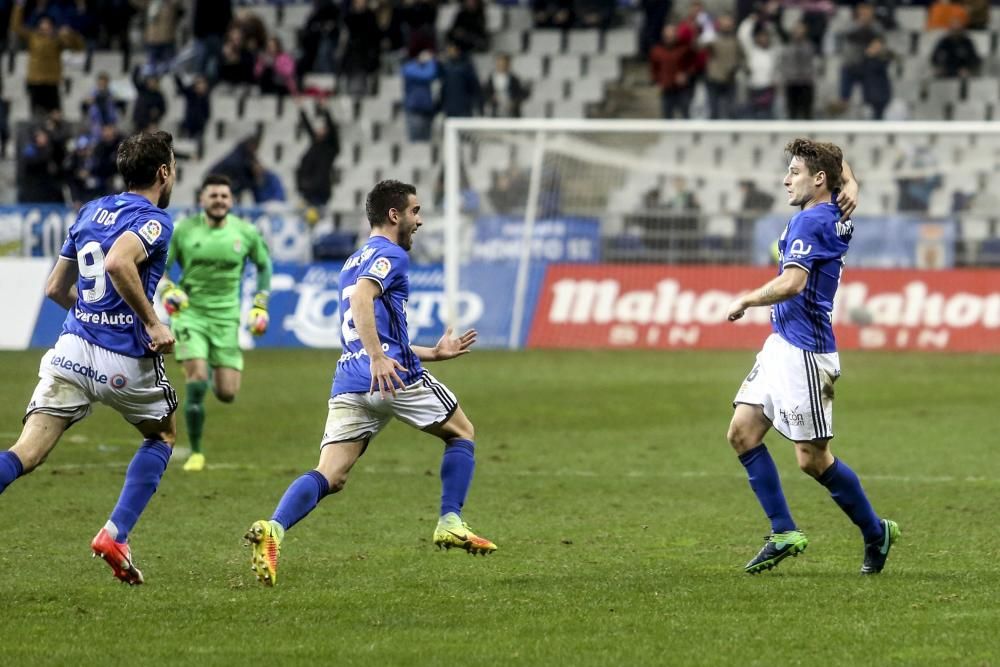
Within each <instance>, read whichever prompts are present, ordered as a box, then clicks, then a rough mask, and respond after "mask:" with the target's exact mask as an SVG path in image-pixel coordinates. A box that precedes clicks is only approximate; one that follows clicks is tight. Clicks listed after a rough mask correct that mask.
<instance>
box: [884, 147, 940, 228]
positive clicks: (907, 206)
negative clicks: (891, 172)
mask: <svg viewBox="0 0 1000 667" xmlns="http://www.w3.org/2000/svg"><path fill="white" fill-rule="evenodd" d="M895 172H896V173H897V174H898V177H897V178H896V184H897V185H898V186H899V201H898V203H897V208H898V209H899V212H900V213H924V214H926V213H927V211H928V209H929V208H930V203H931V196H933V194H934V191H935V190H937V189H938V188H939V187H941V173H940V168H939V166H938V159H937V156H936V155H934V152H933V151H932V150H931V148H930V146H926V145H923V144H915V143H912V142H908V143H907V144H906V147H905V148H904V149H903V152H901V153H900V154H899V156H898V157H897V159H896V164H895Z"/></svg>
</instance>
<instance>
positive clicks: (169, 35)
mask: <svg viewBox="0 0 1000 667" xmlns="http://www.w3.org/2000/svg"><path fill="white" fill-rule="evenodd" d="M131 2H132V5H133V6H134V7H135V8H136V9H138V10H140V11H142V12H143V19H144V22H145V26H146V27H145V29H144V31H143V41H144V42H145V45H146V71H147V72H149V73H152V74H156V75H157V76H162V75H163V74H166V73H167V71H168V70H169V69H170V65H171V63H172V62H173V60H174V56H175V55H177V25H178V23H179V22H180V19H181V16H182V15H183V14H184V7H183V5H182V4H181V0H131Z"/></svg>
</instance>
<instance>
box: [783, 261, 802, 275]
mask: <svg viewBox="0 0 1000 667" xmlns="http://www.w3.org/2000/svg"><path fill="white" fill-rule="evenodd" d="M790 266H797V267H799V268H800V269H802V270H803V271H805V272H806V273H809V268H808V267H805V266H802V265H801V264H799V263H798V262H785V263H784V264H782V265H781V268H783V269H787V268H788V267H790Z"/></svg>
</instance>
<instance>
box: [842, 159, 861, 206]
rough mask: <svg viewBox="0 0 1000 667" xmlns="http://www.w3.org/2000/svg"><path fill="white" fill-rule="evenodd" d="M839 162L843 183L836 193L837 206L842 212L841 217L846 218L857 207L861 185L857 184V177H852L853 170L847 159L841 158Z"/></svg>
mask: <svg viewBox="0 0 1000 667" xmlns="http://www.w3.org/2000/svg"><path fill="white" fill-rule="evenodd" d="M840 164H841V168H842V169H843V174H844V185H843V186H841V188H840V192H839V193H838V194H837V206H838V207H839V208H840V212H841V213H842V214H843V217H842V218H841V219H842V220H847V219H848V218H850V217H851V214H853V213H854V209H856V208H857V207H858V190H859V189H860V188H861V186H860V185H858V179H856V178H855V177H854V171H853V170H852V169H851V165H849V164H847V160H841V162H840Z"/></svg>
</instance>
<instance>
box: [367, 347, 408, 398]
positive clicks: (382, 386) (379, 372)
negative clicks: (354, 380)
mask: <svg viewBox="0 0 1000 667" xmlns="http://www.w3.org/2000/svg"><path fill="white" fill-rule="evenodd" d="M396 371H403V372H404V373H405V372H406V368H404V367H403V365H402V364H401V363H399V362H398V361H396V360H395V359H393V358H391V357H386V356H381V357H378V358H373V359H372V362H371V374H372V384H371V386H370V387H369V388H368V393H371V394H373V393H375V388H376V387H378V393H379V396H381V397H382V398H385V393H386V392H389V393H390V394H392V395H393V396H395V395H396V385H399V388H400V389H402V388H403V387H404V385H403V380H402V378H400V377H399V375H398V374H397V373H396Z"/></svg>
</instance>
